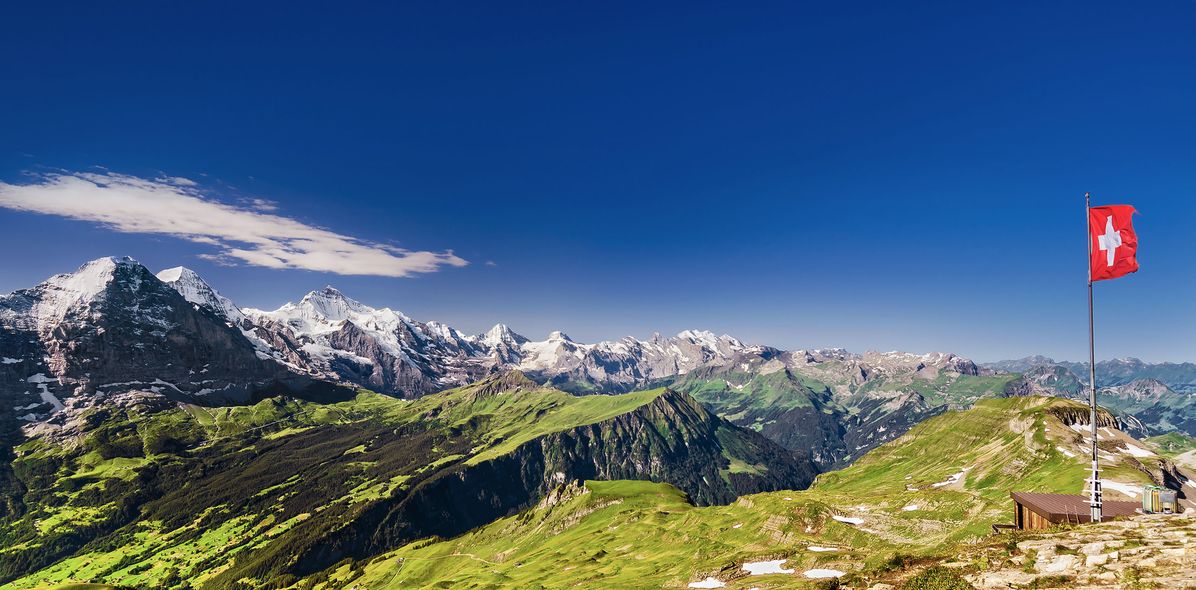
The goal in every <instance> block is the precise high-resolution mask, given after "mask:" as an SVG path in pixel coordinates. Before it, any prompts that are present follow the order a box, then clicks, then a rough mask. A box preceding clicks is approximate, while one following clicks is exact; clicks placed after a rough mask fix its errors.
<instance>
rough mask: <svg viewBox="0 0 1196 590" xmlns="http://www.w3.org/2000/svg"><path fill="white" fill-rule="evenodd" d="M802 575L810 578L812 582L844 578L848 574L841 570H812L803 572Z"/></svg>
mask: <svg viewBox="0 0 1196 590" xmlns="http://www.w3.org/2000/svg"><path fill="white" fill-rule="evenodd" d="M802 575H803V576H805V577H807V578H810V579H811V580H820V579H824V578H838V577H842V576H844V575H846V572H841V571H839V570H829V569H812V570H806V571H805V572H802Z"/></svg>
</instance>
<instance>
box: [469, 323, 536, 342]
mask: <svg viewBox="0 0 1196 590" xmlns="http://www.w3.org/2000/svg"><path fill="white" fill-rule="evenodd" d="M475 340H477V341H478V342H480V343H482V344H484V345H486V346H489V347H495V346H498V345H500V344H506V345H507V346H519V345H521V344H523V343H525V342H527V341H528V340H527V338H524V337H523V336H521V335H519V334H516V333H515V331H514V330H512V329H511V328H510V327H509V326H507V325H506V324H494V327H493V328H490V329H489V330H487V331H486V333H485V334H482V335H481V336H478V337H477V338H475Z"/></svg>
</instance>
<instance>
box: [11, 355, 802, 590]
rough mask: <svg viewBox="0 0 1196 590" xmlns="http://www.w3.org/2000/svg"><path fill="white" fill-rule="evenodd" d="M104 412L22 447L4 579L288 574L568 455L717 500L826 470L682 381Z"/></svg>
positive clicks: (346, 555)
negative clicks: (605, 392)
mask: <svg viewBox="0 0 1196 590" xmlns="http://www.w3.org/2000/svg"><path fill="white" fill-rule="evenodd" d="M86 422H87V424H86V426H85V427H84V428H83V430H82V432H81V433H79V434H77V435H72V436H70V437H67V438H60V439H54V440H49V439H45V438H41V439H35V440H32V441H29V442H27V443H26V444H25V445H23V446H22V447H21V448H20V449H19V453H20V457H19V458H18V459H17V460H16V461H15V462H14V469H15V471H16V472H17V473H18V474H19V476H20V478H21V481H22V482H23V484H24V485H25V486H26V487H27V488H28V491H27V492H26V493H25V494H24V496H23V498H22V500H23V505H24V506H25V507H26V508H27V511H26V512H24V513H22V514H18V515H15V516H12V517H7V518H4V519H0V540H2V541H3V544H2V547H3V548H0V576H3V577H0V579H6V580H8V583H6V584H3V585H0V588H4V589H8V588H38V587H43V586H46V585H47V584H49V585H53V584H68V583H108V584H114V585H121V586H131V587H168V588H185V587H188V586H190V587H196V588H199V587H204V588H248V587H252V588H269V587H278V586H280V585H286V584H288V583H291V582H293V581H295V580H296V579H297V578H296V577H295V576H296V575H305V574H306V573H307V572H305V571H304V570H305V569H306V570H308V571H319V570H321V569H323V568H325V567H327V566H328V565H331V564H333V563H336V562H337V561H339V560H341V559H350V558H352V559H358V560H360V559H368V558H369V557H370V556H371V555H373V554H375V553H377V552H379V551H382V550H384V549H388V548H390V547H394V546H398V545H401V544H405V543H407V542H410V541H411V540H413V539H416V538H419V537H421V536H427V535H429V534H453V535H456V534H459V533H461V532H463V531H464V530H466V529H468V528H471V527H472V526H477V525H481V524H484V523H486V522H490V521H492V520H493V519H494V518H498V517H501V516H504V515H505V514H509V513H511V512H512V511H514V510H517V509H520V508H523V507H526V506H528V505H530V504H531V503H533V502H534V500H535V498H536V497H537V495H538V494H539V491H540V490H541V489H543V488H544V487H545V486H547V485H548V484H547V482H548V481H549V480H550V479H552V478H553V477H555V475H554V474H555V473H557V470H560V473H561V475H560V477H561V478H562V479H568V478H567V477H566V476H565V475H564V474H565V473H566V472H570V473H571V472H572V471H571V470H574V469H576V470H578V471H579V472H580V473H583V474H585V473H591V474H592V473H611V474H616V476H619V475H621V476H622V477H634V478H648V477H650V478H651V479H659V480H663V481H672V482H675V483H677V485H679V486H681V487H682V489H685V490H686V491H687V492H688V493H689V494H691V497H692V498H695V499H698V500H701V501H704V502H711V501H718V499H719V498H723V500H722V501H729V500H730V499H733V498H734V497H735V495H736V494H737V493H743V492H753V491H758V490H760V489H777V488H778V487H782V485H781V484H780V483H779V482H790V481H793V482H798V483H794V484H793V485H804V483H807V482H809V481H810V480H811V479H812V477H813V470H812V466H811V467H810V468H809V470H808V471H805V472H803V471H801V466H800V464H799V463H798V462H796V461H795V460H794V459H793V458H792V457H790V456H789V455H788V454H787V453H785V452H784V451H783V450H782V449H780V448H779V447H776V446H775V445H773V444H772V443H769V442H768V441H766V440H764V439H763V438H761V437H759V436H758V435H755V434H753V433H750V432H745V431H743V430H741V429H738V428H734V427H732V426H729V425H727V424H726V423H725V422H722V421H720V420H718V419H717V418H714V417H713V416H712V415H711V414H709V413H708V412H707V411H706V410H704V409H702V408H701V406H699V405H697V404H696V403H694V402H693V401H692V400H691V399H689V398H686V397H685V396H683V395H681V394H678V393H675V392H669V391H666V390H664V389H658V390H651V391H643V392H635V393H629V394H624V395H616V396H588V397H575V396H572V395H569V394H565V393H563V392H560V391H556V390H552V389H546V388H542V387H539V386H537V385H536V384H534V383H532V382H530V381H528V380H526V379H525V378H524V377H523V376H522V375H519V374H509V375H505V376H501V377H496V378H492V379H488V380H485V381H482V382H479V383H475V384H472V385H469V386H466V387H462V388H458V389H455V390H450V391H447V392H443V393H441V394H436V395H432V396H427V397H424V398H421V399H419V400H415V401H407V400H398V399H394V398H390V397H386V396H382V395H378V394H374V393H372V392H368V391H360V392H358V394H357V396H356V398H355V399H352V400H348V401H343V402H337V403H327V404H318V403H311V402H304V401H296V400H288V399H282V398H272V399H267V400H264V401H261V402H259V403H257V404H254V405H251V406H242V407H231V408H205V407H200V406H193V405H175V404H171V403H164V402H163V401H162V400H161V399H153V398H147V400H146V401H144V403H142V402H138V403H131V404H126V405H124V406H123V407H116V406H111V407H108V408H107V409H104V410H100V411H97V412H96V413H95V414H94V415H91V416H88V417H87V419H86ZM569 477H588V475H580V476H577V475H574V476H569ZM802 477H804V478H805V479H804V480H803V479H800V478H802ZM786 485H787V484H786ZM463 522H464V523H475V524H471V525H469V526H464V527H463V526H462V525H461V524H460V523H463ZM454 527H457V528H455V529H454ZM317 564H318V567H316V565H317Z"/></svg>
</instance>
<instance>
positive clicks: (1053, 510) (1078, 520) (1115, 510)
mask: <svg viewBox="0 0 1196 590" xmlns="http://www.w3.org/2000/svg"><path fill="white" fill-rule="evenodd" d="M1009 495H1010V496H1011V497H1012V498H1013V522H1014V523H1016V525H1015V526H1016V527H1017V528H1018V529H1023V530H1026V529H1046V528H1050V527H1051V526H1054V525H1057V524H1083V523H1086V522H1091V520H1092V516H1091V509H1090V508H1089V506H1088V497H1087V496H1077V495H1071V494H1040V493H1036V492H1013V493H1011V494H1009ZM1139 508H1140V506H1139V505H1138V503H1137V502H1118V501H1113V500H1105V501H1104V502H1102V503H1101V511H1102V516H1103V518H1104V520H1115V519H1119V518H1126V517H1128V516H1133V515H1134V514H1136V513H1137V511H1138V509H1139Z"/></svg>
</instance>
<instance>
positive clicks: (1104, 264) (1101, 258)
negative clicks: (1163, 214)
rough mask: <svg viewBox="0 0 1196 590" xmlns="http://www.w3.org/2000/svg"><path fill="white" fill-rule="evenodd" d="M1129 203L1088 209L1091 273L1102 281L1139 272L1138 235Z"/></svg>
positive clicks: (1095, 278) (1091, 275)
mask: <svg viewBox="0 0 1196 590" xmlns="http://www.w3.org/2000/svg"><path fill="white" fill-rule="evenodd" d="M1134 213H1137V211H1136V210H1134V208H1133V207H1132V206H1130V205H1105V206H1103V207H1092V208H1090V209H1088V240H1089V250H1088V251H1089V257H1088V258H1089V260H1088V264H1089V273H1090V274H1089V277H1090V280H1092V281H1094V282H1095V281H1103V280H1106V279H1115V278H1117V277H1121V276H1125V275H1127V274H1129V273H1131V272H1137V270H1138V260H1137V258H1136V257H1135V256H1136V255H1137V253H1138V236H1137V235H1136V234H1134V225H1133V219H1132V218H1133V216H1134Z"/></svg>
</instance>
